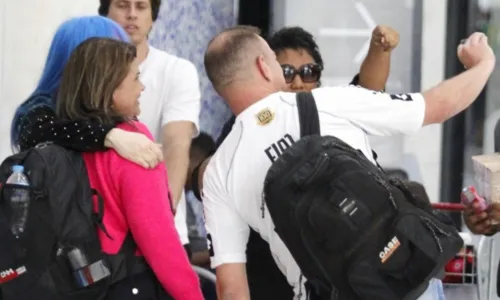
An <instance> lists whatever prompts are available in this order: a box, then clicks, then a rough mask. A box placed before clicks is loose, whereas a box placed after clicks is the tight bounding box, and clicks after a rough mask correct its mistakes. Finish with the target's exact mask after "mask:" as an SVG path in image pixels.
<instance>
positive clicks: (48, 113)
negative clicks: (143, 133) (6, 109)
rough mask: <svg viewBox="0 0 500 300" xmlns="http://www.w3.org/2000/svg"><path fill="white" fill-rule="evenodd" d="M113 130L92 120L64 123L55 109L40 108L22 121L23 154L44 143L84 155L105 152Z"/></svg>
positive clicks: (21, 143)
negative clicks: (109, 133)
mask: <svg viewBox="0 0 500 300" xmlns="http://www.w3.org/2000/svg"><path fill="white" fill-rule="evenodd" d="M113 128H114V126H112V125H104V124H100V123H97V122H93V121H89V120H81V121H68V120H60V119H58V118H57V116H56V113H55V111H54V110H53V109H52V108H51V107H49V106H46V105H43V106H38V107H36V108H34V109H32V110H30V111H28V113H27V114H26V115H25V116H23V117H22V119H21V121H20V128H19V137H18V141H19V147H20V150H21V151H23V150H26V149H29V148H32V147H35V146H36V145H37V144H40V143H44V142H53V143H55V144H57V145H60V146H62V147H65V148H70V149H73V150H76V151H81V152H89V151H100V150H105V149H106V147H105V146H104V140H105V138H106V135H107V134H108V132H109V131H110V130H111V129H113Z"/></svg>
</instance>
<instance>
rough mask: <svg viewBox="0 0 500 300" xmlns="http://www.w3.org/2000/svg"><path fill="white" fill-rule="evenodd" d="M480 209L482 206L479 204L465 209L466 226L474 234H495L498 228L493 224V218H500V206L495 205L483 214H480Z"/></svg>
mask: <svg viewBox="0 0 500 300" xmlns="http://www.w3.org/2000/svg"><path fill="white" fill-rule="evenodd" d="M479 209H480V206H479V204H478V203H477V202H474V203H473V204H472V206H470V207H467V208H466V209H465V212H464V221H465V224H466V225H467V227H468V228H469V230H470V231H471V232H472V233H473V234H482V235H491V234H493V233H495V232H496V228H495V227H494V226H493V225H492V224H491V221H492V219H491V216H492V215H495V216H497V215H498V216H500V210H499V206H498V205H495V204H493V205H491V207H489V208H488V209H487V210H486V211H483V212H480V211H479ZM495 218H496V217H495ZM499 220H500V219H499Z"/></svg>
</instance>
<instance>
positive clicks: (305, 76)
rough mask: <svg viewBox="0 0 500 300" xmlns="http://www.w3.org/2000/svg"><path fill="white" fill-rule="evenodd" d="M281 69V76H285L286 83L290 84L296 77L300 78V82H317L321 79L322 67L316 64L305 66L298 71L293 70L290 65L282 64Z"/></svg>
mask: <svg viewBox="0 0 500 300" xmlns="http://www.w3.org/2000/svg"><path fill="white" fill-rule="evenodd" d="M281 68H282V69H283V76H285V81H286V83H291V82H292V81H293V80H294V79H295V76H297V75H299V76H300V79H302V82H305V83H313V82H318V81H319V78H320V77H321V71H323V66H321V65H318V64H305V65H303V66H301V67H300V68H298V69H295V67H294V66H292V65H289V64H283V65H281Z"/></svg>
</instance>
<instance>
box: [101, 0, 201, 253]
mask: <svg viewBox="0 0 500 300" xmlns="http://www.w3.org/2000/svg"><path fill="white" fill-rule="evenodd" d="M100 1H101V2H100V3H101V5H100V7H99V14H100V15H103V16H107V17H109V18H110V19H112V20H114V21H115V22H117V23H119V24H120V25H121V26H122V27H123V28H124V29H125V31H126V32H127V33H128V34H129V35H130V37H131V40H132V42H133V43H134V44H135V45H136V47H137V58H138V59H139V60H140V61H141V64H140V66H139V71H140V72H141V74H140V79H141V81H142V83H143V84H144V86H145V90H144V91H143V92H142V94H141V98H140V102H141V104H140V105H141V114H140V115H139V120H140V121H141V122H143V123H145V124H146V125H147V126H148V128H149V130H150V131H151V133H152V134H153V136H154V138H155V139H156V140H157V141H159V142H161V143H162V145H163V155H164V158H165V164H166V166H167V170H168V179H169V185H170V190H171V193H172V198H173V200H174V206H175V209H176V215H175V225H176V228H177V231H178V233H179V236H180V238H181V241H182V243H183V244H184V245H187V244H188V243H189V238H188V230H187V223H186V200H185V195H184V183H185V182H186V176H187V169H188V166H189V147H190V145H191V139H192V138H193V136H196V135H197V134H198V130H199V128H198V121H199V113H200V87H199V80H198V72H197V70H196V67H195V66H194V65H193V64H192V63H191V62H189V61H188V60H185V59H182V58H179V57H176V56H174V55H171V54H168V53H166V52H163V51H160V50H158V49H156V48H154V47H152V46H151V45H149V44H148V34H149V32H150V31H151V28H152V26H153V22H154V21H156V18H157V17H158V12H159V9H160V3H161V1H160V0H100Z"/></svg>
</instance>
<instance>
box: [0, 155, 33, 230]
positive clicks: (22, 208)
mask: <svg viewBox="0 0 500 300" xmlns="http://www.w3.org/2000/svg"><path fill="white" fill-rule="evenodd" d="M12 172H13V173H12V175H10V177H9V178H8V179H7V182H6V185H8V184H12V185H14V186H13V187H12V191H11V196H10V206H11V209H12V219H11V230H12V233H13V234H14V235H15V236H17V237H18V236H19V235H21V234H22V233H23V232H24V226H26V220H27V218H28V206H29V202H30V193H29V189H28V187H29V185H30V183H29V181H28V177H26V175H25V174H24V167H23V166H21V165H15V166H13V167H12ZM16 186H25V187H26V188H22V187H16Z"/></svg>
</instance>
